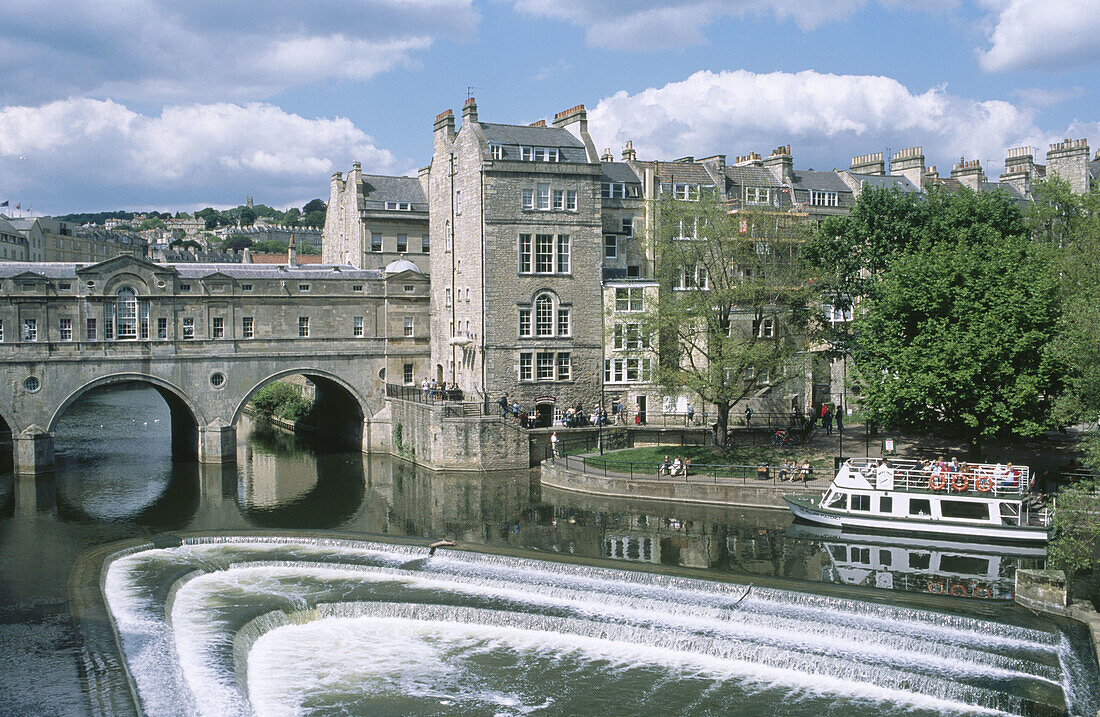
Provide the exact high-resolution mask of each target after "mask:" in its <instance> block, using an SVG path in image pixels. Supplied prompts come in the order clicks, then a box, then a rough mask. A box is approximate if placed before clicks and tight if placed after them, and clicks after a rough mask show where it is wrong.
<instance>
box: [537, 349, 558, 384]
mask: <svg viewBox="0 0 1100 717" xmlns="http://www.w3.org/2000/svg"><path fill="white" fill-rule="evenodd" d="M535 380H536V381H553V380H554V353H553V352H552V351H539V352H538V353H537V354H535Z"/></svg>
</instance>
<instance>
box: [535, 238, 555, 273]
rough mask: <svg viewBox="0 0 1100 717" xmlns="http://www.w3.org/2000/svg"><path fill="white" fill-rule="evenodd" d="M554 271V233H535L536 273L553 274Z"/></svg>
mask: <svg viewBox="0 0 1100 717" xmlns="http://www.w3.org/2000/svg"><path fill="white" fill-rule="evenodd" d="M553 271H554V235H553V234H536V235H535V273H536V274H551V273H553Z"/></svg>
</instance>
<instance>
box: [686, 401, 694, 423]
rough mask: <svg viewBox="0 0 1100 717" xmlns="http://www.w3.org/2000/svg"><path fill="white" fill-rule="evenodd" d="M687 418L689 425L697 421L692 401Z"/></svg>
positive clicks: (689, 404)
mask: <svg viewBox="0 0 1100 717" xmlns="http://www.w3.org/2000/svg"><path fill="white" fill-rule="evenodd" d="M687 416H688V423H692V422H693V421H694V420H695V407H694V406H692V405H691V402H690V401H689V402H688V410H687Z"/></svg>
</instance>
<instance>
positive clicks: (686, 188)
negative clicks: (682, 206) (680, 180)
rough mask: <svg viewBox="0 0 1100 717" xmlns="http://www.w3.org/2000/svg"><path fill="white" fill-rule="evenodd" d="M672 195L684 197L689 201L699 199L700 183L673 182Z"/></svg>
mask: <svg viewBox="0 0 1100 717" xmlns="http://www.w3.org/2000/svg"><path fill="white" fill-rule="evenodd" d="M672 196H673V198H675V199H682V200H684V201H688V202H697V201H699V185H698V184H673V185H672Z"/></svg>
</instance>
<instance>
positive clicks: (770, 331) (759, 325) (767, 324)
mask: <svg viewBox="0 0 1100 717" xmlns="http://www.w3.org/2000/svg"><path fill="white" fill-rule="evenodd" d="M752 334H753V336H759V337H760V338H762V339H773V338H775V319H753V320H752Z"/></svg>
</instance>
